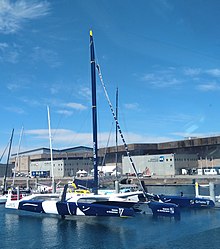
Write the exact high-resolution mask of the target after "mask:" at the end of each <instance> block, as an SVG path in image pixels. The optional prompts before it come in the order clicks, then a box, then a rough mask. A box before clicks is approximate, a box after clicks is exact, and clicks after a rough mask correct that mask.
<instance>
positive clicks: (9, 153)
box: [4, 129, 14, 192]
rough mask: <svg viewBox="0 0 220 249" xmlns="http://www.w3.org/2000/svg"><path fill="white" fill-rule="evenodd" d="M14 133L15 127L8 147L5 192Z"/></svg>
mask: <svg viewBox="0 0 220 249" xmlns="http://www.w3.org/2000/svg"><path fill="white" fill-rule="evenodd" d="M13 135H14V129H13V130H12V133H11V138H10V144H9V149H8V159H7V165H6V168H5V177H4V191H5V192H6V191H7V186H6V177H7V173H8V165H9V159H10V155H11V145H12V139H13Z"/></svg>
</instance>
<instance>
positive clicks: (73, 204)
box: [5, 31, 179, 217]
mask: <svg viewBox="0 0 220 249" xmlns="http://www.w3.org/2000/svg"><path fill="white" fill-rule="evenodd" d="M90 62H91V83H92V124H93V163H94V165H93V166H94V188H93V193H91V194H82V195H78V194H73V193H68V192H67V189H68V185H65V186H64V189H63V193H62V196H58V195H54V194H32V195H30V196H27V197H24V198H22V199H21V200H13V201H12V200H11V199H10V195H9V197H8V200H7V202H6V205H5V207H6V208H13V209H18V210H25V211H30V212H35V213H46V214H57V215H60V216H61V217H65V216H74V215H84V216H115V217H129V216H134V214H135V212H147V213H149V212H150V213H153V214H154V215H165V216H167V215H168V216H179V208H178V206H177V205H176V204H173V203H164V202H162V201H160V200H155V198H154V196H152V195H149V194H148V193H146V192H145V189H144V188H143V186H142V185H140V186H141V188H142V190H141V191H137V192H130V193H115V194H111V195H99V194H98V146H97V109H96V108H97V105H96V69H97V70H98V73H99V76H101V71H100V67H99V66H98V65H97V64H96V61H95V52H94V41H93V34H92V31H90ZM100 79H101V81H102V77H100ZM102 84H104V83H103V81H102ZM104 89H105V87H104ZM105 94H106V95H107V92H106V89H105ZM107 99H108V102H109V104H110V107H111V110H112V113H113V116H114V119H115V121H116V125H117V127H118V130H119V133H120V136H121V138H122V140H123V142H124V144H125V148H126V151H127V154H128V155H129V152H128V149H127V145H126V143H125V140H124V137H123V135H122V132H121V129H120V127H119V124H118V120H117V118H116V116H115V115H114V111H113V108H112V105H111V103H110V100H109V98H108V95H107ZM130 161H131V163H132V166H133V169H134V171H135V173H136V176H137V171H136V168H135V165H134V163H133V161H132V159H131V158H130ZM137 177H138V176H137ZM138 180H140V179H139V178H138ZM140 198H141V200H140Z"/></svg>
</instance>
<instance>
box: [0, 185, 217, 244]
mask: <svg viewBox="0 0 220 249" xmlns="http://www.w3.org/2000/svg"><path fill="white" fill-rule="evenodd" d="M216 188H217V190H219V186H218V185H217V186H216ZM149 191H152V192H154V193H161V192H163V193H170V194H179V193H180V191H183V192H184V193H185V194H187V195H191V196H192V195H194V188H193V186H184V187H183V186H182V187H180V186H175V187H174V186H154V187H153V186H149ZM0 222H1V224H3V226H2V227H1V231H0V238H1V246H2V248H5V249H9V248H16V249H23V248H25V246H26V245H27V244H28V245H29V248H33V249H35V248H43V247H44V248H82V249H83V248H91V249H93V248H94V249H95V248H96V249H103V248H104V249H105V248H106V249H110V248H122V249H124V248H137V249H147V248H151V249H156V248H159V247H160V248H162V249H176V248H178V249H182V248H201V249H205V248H207V247H208V248H218V246H219V243H220V239H219V232H220V210H219V209H199V210H198V209H193V210H191V209H190V210H189V209H183V210H182V211H181V217H180V219H179V220H176V219H173V218H170V217H157V218H155V217H152V216H151V215H138V216H136V217H133V218H120V219H118V218H115V217H79V216H78V217H75V218H74V217H72V218H71V219H65V220H63V219H61V218H59V217H57V216H53V215H51V216H44V215H43V214H42V215H41V214H33V213H28V212H24V211H21V212H20V213H18V212H17V210H11V209H5V208H4V206H2V205H1V206H0ZM189 227H190V229H189ZM24 231H25V232H24ZM39 238H40V239H39Z"/></svg>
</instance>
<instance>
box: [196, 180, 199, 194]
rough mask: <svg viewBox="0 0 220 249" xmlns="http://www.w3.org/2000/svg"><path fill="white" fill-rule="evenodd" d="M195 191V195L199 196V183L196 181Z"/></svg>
mask: <svg viewBox="0 0 220 249" xmlns="http://www.w3.org/2000/svg"><path fill="white" fill-rule="evenodd" d="M195 193H196V197H199V184H198V182H195Z"/></svg>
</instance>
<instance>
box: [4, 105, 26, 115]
mask: <svg viewBox="0 0 220 249" xmlns="http://www.w3.org/2000/svg"><path fill="white" fill-rule="evenodd" d="M5 109H6V110H7V111H9V112H14V113H17V114H24V113H25V111H24V109H22V108H20V107H16V106H11V107H6V108H5Z"/></svg>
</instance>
